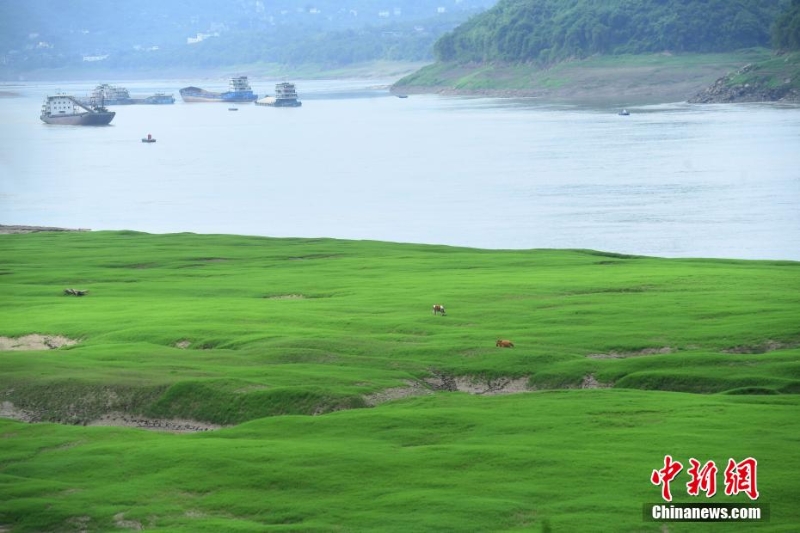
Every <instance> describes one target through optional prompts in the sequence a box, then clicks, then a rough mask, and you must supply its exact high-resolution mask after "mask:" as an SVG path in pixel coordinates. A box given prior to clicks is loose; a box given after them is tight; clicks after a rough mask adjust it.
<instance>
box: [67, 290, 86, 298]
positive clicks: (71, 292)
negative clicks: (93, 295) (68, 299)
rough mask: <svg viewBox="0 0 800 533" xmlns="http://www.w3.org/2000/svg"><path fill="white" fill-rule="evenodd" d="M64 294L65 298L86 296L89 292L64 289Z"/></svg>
mask: <svg viewBox="0 0 800 533" xmlns="http://www.w3.org/2000/svg"><path fill="white" fill-rule="evenodd" d="M64 294H66V295H67V296H86V295H87V294H89V291H88V290H87V291H82V290H78V289H64Z"/></svg>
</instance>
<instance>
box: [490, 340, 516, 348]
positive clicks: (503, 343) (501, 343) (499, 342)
mask: <svg viewBox="0 0 800 533" xmlns="http://www.w3.org/2000/svg"><path fill="white" fill-rule="evenodd" d="M494 345H495V346H497V347H498V348H513V347H514V343H513V342H511V341H507V340H505V339H497V342H496V343H494Z"/></svg>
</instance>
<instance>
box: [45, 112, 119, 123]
mask: <svg viewBox="0 0 800 533" xmlns="http://www.w3.org/2000/svg"><path fill="white" fill-rule="evenodd" d="M115 115H116V113H115V112H114V111H103V112H95V113H77V114H73V115H48V114H42V115H41V116H40V117H39V118H40V119H41V120H42V122H44V123H45V124H57V125H63V126H107V125H108V124H110V123H111V121H112V120H113V119H114V116H115Z"/></svg>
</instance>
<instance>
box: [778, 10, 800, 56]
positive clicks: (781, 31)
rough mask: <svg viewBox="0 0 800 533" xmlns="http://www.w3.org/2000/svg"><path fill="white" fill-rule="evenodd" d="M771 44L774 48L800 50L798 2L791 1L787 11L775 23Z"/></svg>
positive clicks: (799, 12)
mask: <svg viewBox="0 0 800 533" xmlns="http://www.w3.org/2000/svg"><path fill="white" fill-rule="evenodd" d="M772 43H773V44H774V46H775V48H779V49H783V50H800V0H792V5H791V6H790V7H789V9H788V10H786V11H785V12H784V13H783V14H781V15H780V16H779V17H778V19H777V20H776V21H775V26H774V27H773V29H772Z"/></svg>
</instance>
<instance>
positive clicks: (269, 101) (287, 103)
mask: <svg viewBox="0 0 800 533" xmlns="http://www.w3.org/2000/svg"><path fill="white" fill-rule="evenodd" d="M256 105H263V106H269V107H300V106H302V105H303V103H302V102H301V101H300V100H277V99H275V98H262V99H261V100H257V101H256Z"/></svg>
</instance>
